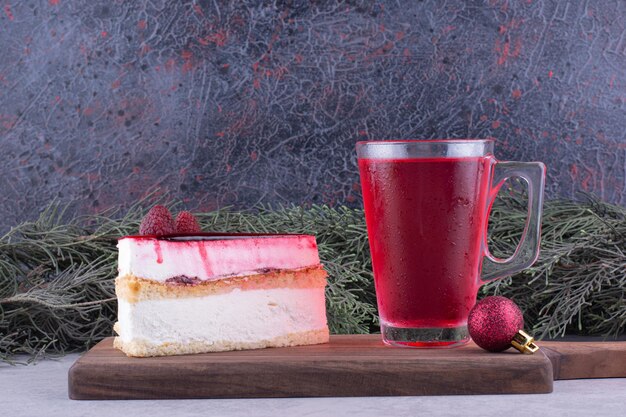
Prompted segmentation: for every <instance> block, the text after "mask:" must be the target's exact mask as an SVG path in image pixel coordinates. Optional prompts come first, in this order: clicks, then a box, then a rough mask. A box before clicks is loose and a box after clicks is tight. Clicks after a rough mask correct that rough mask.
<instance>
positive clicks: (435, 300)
mask: <svg viewBox="0 0 626 417" xmlns="http://www.w3.org/2000/svg"><path fill="white" fill-rule="evenodd" d="M357 155H358V162H359V171H360V175H361V186H362V190H363V202H364V206H365V218H366V222H367V230H368V236H369V242H370V249H371V254H372V263H373V268H374V280H375V285H376V296H377V300H378V310H379V315H380V321H381V331H382V334H383V340H384V341H385V343H387V344H391V345H399V346H415V347H443V346H455V345H458V344H462V343H465V342H467V341H468V340H469V336H468V333H467V317H468V314H469V310H470V309H471V308H472V307H473V306H474V304H475V302H476V295H477V292H478V288H479V287H480V286H481V285H482V284H483V283H484V282H486V281H489V280H493V279H497V278H501V277H503V276H506V275H510V274H512V273H514V272H517V271H520V270H522V269H524V268H527V267H528V266H530V265H531V264H532V263H533V262H534V261H535V259H536V257H537V255H538V253H539V227H540V217H541V204H542V196H543V187H544V173H545V167H544V166H543V164H541V163H538V162H530V163H522V162H498V161H496V159H495V157H494V156H493V141H491V140H437V141H388V142H359V143H358V144H357ZM509 177H521V178H522V179H524V180H525V181H526V182H527V183H528V187H529V193H528V194H529V216H528V220H527V223H526V228H525V231H524V234H523V237H522V240H521V242H520V245H519V247H518V249H517V250H516V252H515V254H514V255H513V256H512V257H511V258H509V259H506V260H502V259H497V258H494V257H493V256H492V255H491V254H489V251H488V249H487V245H486V233H487V219H488V216H489V209H490V206H491V203H492V202H493V199H494V198H495V195H496V194H497V192H498V189H499V188H500V186H501V185H502V183H503V182H504V181H505V180H506V179H507V178H509Z"/></svg>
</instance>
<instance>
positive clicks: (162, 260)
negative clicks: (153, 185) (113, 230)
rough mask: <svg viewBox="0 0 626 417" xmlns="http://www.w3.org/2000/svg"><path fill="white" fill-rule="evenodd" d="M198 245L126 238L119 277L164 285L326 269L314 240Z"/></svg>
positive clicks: (203, 242)
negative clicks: (277, 271) (184, 280)
mask: <svg viewBox="0 0 626 417" xmlns="http://www.w3.org/2000/svg"><path fill="white" fill-rule="evenodd" d="M193 239H195V240H168V239H157V238H150V237H133V236H129V237H125V238H122V239H120V240H119V241H118V244H117V247H118V249H119V258H118V268H119V275H120V276H123V275H134V276H137V277H142V278H146V279H150V280H153V281H158V282H164V281H166V280H167V279H170V278H173V277H178V276H186V277H189V278H197V279H198V280H200V281H212V280H216V279H220V278H223V277H227V276H242V275H249V274H253V273H258V272H259V271H263V270H265V269H301V268H309V267H313V266H318V265H319V263H320V259H319V255H318V252H317V244H316V242H315V237H313V236H307V235H279V236H252V237H245V238H236V237H233V236H225V237H224V236H220V237H217V238H204V239H206V240H197V239H203V238H202V237H200V238H197V237H195V238H193Z"/></svg>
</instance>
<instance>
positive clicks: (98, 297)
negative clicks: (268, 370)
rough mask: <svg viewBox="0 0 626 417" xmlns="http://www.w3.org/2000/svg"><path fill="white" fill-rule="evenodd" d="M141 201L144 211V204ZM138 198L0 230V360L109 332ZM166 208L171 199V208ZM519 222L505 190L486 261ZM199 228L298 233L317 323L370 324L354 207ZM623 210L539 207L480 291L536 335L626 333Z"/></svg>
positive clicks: (517, 197) (499, 252)
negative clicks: (318, 294)
mask: <svg viewBox="0 0 626 417" xmlns="http://www.w3.org/2000/svg"><path fill="white" fill-rule="evenodd" d="M144 206H146V207H144ZM147 206H148V204H146V202H145V201H143V202H139V203H137V204H136V205H135V206H133V207H132V208H131V209H129V210H128V211H127V212H126V213H123V214H122V213H119V212H116V211H108V212H105V213H101V214H100V215H97V216H81V217H77V218H73V219H70V220H67V216H66V215H65V214H64V210H63V207H61V206H60V205H58V204H56V203H53V204H51V205H50V206H49V207H48V208H47V209H46V210H44V212H43V213H42V214H41V216H40V217H39V219H37V220H36V221H33V222H25V223H23V224H20V225H18V226H16V227H14V228H13V229H11V230H10V231H9V232H8V233H7V234H5V235H4V236H2V237H0V360H5V361H10V360H11V358H12V357H13V355H15V354H21V353H25V354H28V355H30V357H31V360H36V359H37V358H38V357H40V356H41V355H43V354H47V355H50V354H52V355H55V354H63V353H66V352H72V351H79V350H84V349H86V348H88V347H90V346H92V345H93V344H95V343H96V342H98V341H99V340H101V339H103V338H104V337H107V336H110V335H111V334H112V330H111V329H112V325H113V323H114V322H115V320H116V310H117V303H116V300H115V294H114V290H113V279H114V278H115V275H116V272H117V263H116V261H117V248H116V241H117V238H118V237H120V236H123V235H127V234H133V233H136V231H137V229H138V225H139V223H140V220H141V218H142V217H143V215H144V213H145V209H146V208H147ZM170 206H172V205H170ZM525 217H526V206H525V202H524V195H523V194H520V193H516V192H512V193H511V194H508V195H506V194H505V195H504V196H503V197H502V198H500V199H499V200H498V202H497V204H496V205H495V206H494V208H493V211H492V215H491V219H490V226H489V237H490V249H491V251H492V253H494V254H495V255H496V256H506V255H510V254H511V253H513V251H514V249H515V246H516V244H517V242H518V241H519V237H520V234H521V231H522V230H523V223H524V220H525ZM198 218H199V220H200V223H201V224H202V226H203V228H204V230H214V231H228V232H233V231H239V232H261V233H308V234H314V235H315V236H316V237H317V241H318V245H319V251H320V258H321V259H322V262H323V264H324V266H325V268H326V269H327V271H328V272H329V285H328V287H327V289H326V298H327V309H328V319H329V326H330V328H331V331H332V332H334V333H368V332H373V331H377V330H378V327H377V326H378V322H377V315H376V298H375V294H374V286H373V276H372V269H371V260H370V256H369V246H368V241H367V232H366V228H365V221H364V217H363V211H362V210H359V209H350V208H347V207H341V206H339V207H336V208H329V207H326V206H315V205H314V206H311V207H309V208H301V207H274V208H272V207H259V208H257V209H255V210H247V211H234V210H231V209H224V210H219V211H215V212H211V213H200V214H198ZM625 254H626V209H625V208H623V207H619V206H615V205H611V204H607V203H603V202H601V201H598V200H595V199H593V198H590V197H587V201H585V202H574V201H564V200H557V201H549V202H546V204H545V205H544V218H543V229H542V251H541V255H540V257H539V260H538V261H537V262H536V263H535V265H533V266H532V267H531V268H529V269H527V270H526V271H524V272H522V273H520V274H517V275H515V276H513V277H510V278H507V279H504V280H500V281H497V282H494V283H491V284H489V285H486V286H484V287H483V288H482V289H481V294H482V295H489V294H495V293H498V294H502V295H504V296H507V297H510V298H512V299H514V300H515V301H516V302H517V303H518V304H519V305H520V307H521V308H522V310H523V311H524V312H525V318H526V323H527V325H526V327H527V329H530V330H532V331H533V332H534V334H535V335H536V336H538V337H545V336H559V335H563V334H565V333H577V334H589V335H604V336H607V337H610V336H615V335H618V334H622V333H624V332H625V330H626V301H625V300H626V297H625V295H626V294H625V292H626V274H625V272H626V255H625Z"/></svg>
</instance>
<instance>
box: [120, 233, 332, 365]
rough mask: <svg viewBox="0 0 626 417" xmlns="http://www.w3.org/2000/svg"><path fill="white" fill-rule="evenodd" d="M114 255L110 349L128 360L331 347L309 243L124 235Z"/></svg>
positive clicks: (321, 276) (296, 238) (293, 238)
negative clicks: (115, 317) (114, 296)
mask: <svg viewBox="0 0 626 417" xmlns="http://www.w3.org/2000/svg"><path fill="white" fill-rule="evenodd" d="M118 249H119V275H118V277H117V279H116V281H115V290H116V294H117V298H118V322H117V323H116V325H115V331H116V332H117V334H118V337H116V338H115V342H114V345H115V347H117V348H119V349H121V350H122V351H123V352H124V353H126V354H127V355H128V356H161V355H179V354H188V353H200V352H215V351H224V350H237V349H258V348H265V347H277V346H295V345H307V344H316V343H325V342H327V341H328V327H327V324H326V305H325V297H324V287H325V286H326V272H325V271H324V269H323V267H322V265H321V264H320V260H319V255H318V251H317V244H316V242H315V237H313V236H308V235H241V234H227V235H225V234H206V233H203V234H198V235H169V236H160V237H157V236H127V237H124V238H121V239H120V240H119V241H118Z"/></svg>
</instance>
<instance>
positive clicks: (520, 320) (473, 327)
mask: <svg viewBox="0 0 626 417" xmlns="http://www.w3.org/2000/svg"><path fill="white" fill-rule="evenodd" d="M467 328H468V330H469V334H470V336H471V337H472V340H473V341H474V343H476V344H477V345H478V346H480V347H481V348H483V349H485V350H488V351H490V352H502V351H504V350H507V349H508V348H510V347H511V340H513V336H515V334H516V333H517V331H518V330H521V329H523V328H524V316H523V315H522V311H521V310H520V308H519V307H518V306H517V304H515V303H514V302H513V301H511V300H509V299H508V298H506V297H500V296H491V297H486V298H483V299H482V300H480V301H479V302H478V303H476V305H475V306H474V307H473V308H472V310H471V311H470V313H469V318H468V320H467Z"/></svg>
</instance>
